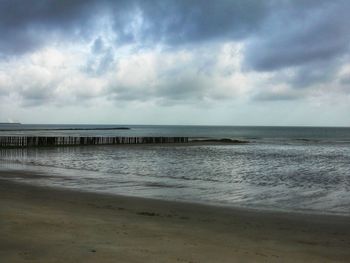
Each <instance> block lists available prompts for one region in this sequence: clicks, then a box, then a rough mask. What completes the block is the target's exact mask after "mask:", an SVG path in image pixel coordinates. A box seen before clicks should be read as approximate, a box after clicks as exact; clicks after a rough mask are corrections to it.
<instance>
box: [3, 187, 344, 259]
mask: <svg viewBox="0 0 350 263" xmlns="http://www.w3.org/2000/svg"><path fill="white" fill-rule="evenodd" d="M0 197H1V198H0V202H1V206H0V217H1V218H2V219H3V220H2V223H1V224H0V232H1V233H2V235H1V236H0V248H1V249H0V260H1V261H4V262H24V261H26V260H33V261H35V262H57V261H58V262H61V261H64V262H76V261H77V260H79V261H80V260H82V261H84V262H96V261H98V262H118V261H119V262H232V261H235V260H236V261H239V262H252V261H254V262H320V261H322V262H348V261H349V260H350V252H349V251H348V248H349V247H350V220H348V219H349V218H348V217H346V216H338V215H313V214H297V213H286V212H270V211H253V210H249V209H240V208H227V207H217V206H210V205H203V204H194V203H187V202H186V203H184V202H175V201H164V200H156V199H146V198H139V197H127V196H117V195H108V194H98V193H88V192H80V191H74V190H67V189H56V188H49V187H41V186H33V185H27V184H21V183H17V182H10V181H7V180H0Z"/></svg>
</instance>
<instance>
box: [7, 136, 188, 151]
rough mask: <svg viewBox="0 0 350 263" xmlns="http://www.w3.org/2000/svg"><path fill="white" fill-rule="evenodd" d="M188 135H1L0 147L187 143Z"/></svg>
mask: <svg viewBox="0 0 350 263" xmlns="http://www.w3.org/2000/svg"><path fill="white" fill-rule="evenodd" d="M187 142H188V137H76V136H48V137H45V136H0V147H3V148H9V147H11V148H12V147H15V148H19V147H40V146H78V145H113V144H151V143H156V144H160V143H187Z"/></svg>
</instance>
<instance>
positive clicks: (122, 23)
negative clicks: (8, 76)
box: [0, 0, 350, 104]
mask: <svg viewBox="0 0 350 263" xmlns="http://www.w3.org/2000/svg"><path fill="white" fill-rule="evenodd" d="M349 11H350V3H349V1H345V0H344V1H342V0H336V1H326V0H319V1H301V0H297V1H292V0H291V1H279V0H266V1H261V0H237V1H230V0H227V1H226V0H221V1H205V2H203V1H199V0H198V1H196V0H192V1H185V0H178V1H175V0H149V1H141V0H115V1H112V0H110V1H109V0H100V1H97V0H81V1H80V0H75V1H68V0H67V1H62V0H60V1H59V0H47V1H44V0H43V1H20V0H2V1H0V35H1V36H2V37H1V38H0V62H1V61H9V60H11V59H14V58H19V57H22V56H26V55H27V54H31V53H32V52H35V51H36V50H40V49H43V48H45V47H49V46H51V45H53V44H57V43H65V44H67V45H68V44H72V43H73V44H74V43H80V44H82V45H86V46H88V45H90V46H89V48H90V55H89V56H88V58H87V59H86V61H85V62H84V63H83V65H81V67H80V69H81V71H82V74H85V76H87V77H88V78H89V81H87V82H88V83H89V85H90V86H93V84H91V83H95V82H96V81H95V78H96V79H97V78H99V77H100V76H105V75H106V74H107V73H110V74H113V72H114V73H117V72H118V70H120V67H119V61H118V58H117V57H118V52H119V51H118V49H119V48H121V47H124V46H128V45H132V46H133V51H132V52H134V53H136V54H137V53H138V52H142V51H144V50H153V49H157V48H158V47H159V46H161V48H162V49H163V50H164V52H168V53H171V52H174V53H176V52H178V51H179V50H180V51H181V50H185V51H187V52H190V53H191V52H192V51H193V50H197V49H198V48H201V49H205V48H207V49H208V50H210V49H213V48H214V49H215V48H219V47H220V45H222V44H224V43H232V42H237V43H241V44H242V46H243V48H242V49H241V56H242V59H241V65H240V67H239V68H241V70H242V71H243V73H244V72H246V73H247V74H250V73H252V72H253V73H256V74H259V73H266V72H267V73H270V74H273V76H272V77H271V82H270V83H268V82H264V83H265V84H266V86H267V88H266V89H262V88H260V89H259V91H258V92H255V93H254V94H255V95H254V96H255V97H254V98H261V99H262V100H270V99H271V100H278V99H281V100H293V99H299V98H301V96H299V95H304V94H305V93H304V92H303V93H300V94H299V95H298V93H297V92H298V91H297V90H302V89H303V88H305V89H306V88H307V89H312V88H313V87H314V86H315V85H318V84H319V83H320V82H324V83H329V84H330V86H331V85H332V83H335V82H342V83H343V85H345V84H344V83H347V81H338V80H337V78H338V75H339V72H338V71H339V70H340V69H341V68H342V67H343V66H344V65H345V64H346V63H347V58H348V56H349V43H350V27H349V26H348V23H347V21H348V13H349ZM101 21H102V22H101ZM103 21H104V22H103ZM106 21H107V22H106ZM106 23H107V25H106ZM101 25H102V28H104V27H107V26H108V28H109V30H110V34H111V36H110V39H109V41H108V43H105V40H103V39H102V38H101V37H100V35H99V31H100V30H101ZM91 43H92V44H91ZM210 59H211V61H212V64H215V63H217V60H218V59H219V58H218V56H217V54H216V53H215V54H214V55H212V56H211V58H210ZM192 61H194V62H191V63H189V64H190V65H191V67H192V68H194V70H192V71H190V73H189V74H192V75H189V74H172V73H171V72H172V70H171V67H170V68H169V69H167V70H163V69H159V71H160V72H161V73H159V72H158V73H156V74H155V75H156V76H162V77H161V79H160V80H159V81H157V80H154V79H153V80H152V81H148V82H145V83H144V84H138V86H137V87H136V86H135V85H136V84H135V85H131V86H129V85H128V82H125V81H124V82H122V83H119V82H118V81H120V79H113V81H109V82H108V81H107V84H104V85H105V86H106V87H105V88H103V87H102V88H99V89H98V90H102V92H101V93H100V94H104V95H105V94H106V92H107V93H108V92H110V97H112V98H117V99H124V100H134V99H135V100H136V99H137V97H138V96H142V97H143V98H151V97H156V98H169V99H170V100H172V101H181V100H184V99H186V100H188V99H191V98H192V99H198V98H199V99H200V98H204V97H207V96H213V97H215V96H216V97H223V96H217V94H216V93H215V92H210V90H211V89H215V88H217V87H218V88H219V87H220V86H222V83H221V82H219V81H217V79H218V77H217V76H218V74H219V73H218V72H210V71H211V70H212V71H215V70H218V68H217V67H209V69H210V70H207V69H206V70H204V71H206V72H204V73H203V68H205V66H203V65H204V64H205V63H203V61H202V58H201V54H199V53H198V52H197V53H196V54H195V55H194V56H193V58H192ZM196 61H197V62H196ZM179 63H181V62H179ZM158 65H160V66H159V67H163V66H164V65H163V64H162V63H159V64H158ZM184 65H185V67H184V68H186V65H187V66H188V63H187V64H184ZM177 68H180V69H181V68H182V66H181V65H177V66H176V69H177ZM155 71H157V68H156V69H155ZM224 71H225V70H224ZM235 71H237V68H235V69H234V70H233V71H232V70H226V71H225V72H229V73H228V74H227V75H228V76H230V75H232V74H234V73H235ZM286 71H288V72H286ZM164 72H165V73H164ZM166 72H168V73H166ZM161 74H167V75H166V76H163V75H161ZM344 74H345V76H344ZM344 74H343V75H342V79H344V80H346V79H348V78H347V76H346V74H347V73H344ZM211 75H212V76H214V77H216V79H214V77H213V78H211V77H210V76H211ZM63 76H65V75H63ZM179 76H180V77H179ZM39 80H40V78H39ZM164 80H166V81H164ZM221 80H222V79H221ZM276 80H278V81H279V82H280V83H283V84H285V85H289V89H288V93H283V92H281V91H279V92H277V93H276V92H274V91H273V89H272V90H271V89H269V87H268V86H269V85H274V84H275V82H276ZM61 82H65V83H66V82H67V81H66V80H65V81H63V80H61V81H60V80H58V79H57V78H56V77H55V80H54V81H53V82H52V81H50V80H48V81H46V82H45V83H44V84H42V83H41V84H40V83H36V82H34V83H32V84H26V85H24V84H21V83H18V82H15V84H16V85H17V86H19V88H18V87H17V90H18V92H19V93H20V94H21V96H22V97H24V98H26V99H27V100H28V101H30V102H31V101H34V102H35V103H38V104H41V103H43V102H45V101H46V100H47V99H48V97H50V96H49V94H51V93H50V91H48V89H49V87H48V86H52V87H53V89H54V91H55V92H56V91H57V92H59V91H60V90H68V91H69V89H68V88H66V89H65V88H64V87H63V84H62V83H61ZM77 82H78V81H77ZM47 83H49V84H47ZM52 83H53V84H52ZM1 85H2V86H1ZM4 85H5V86H4ZM99 85H102V84H99ZM90 86H89V87H90ZM234 86H240V83H237V84H236V85H234ZM4 87H5V88H4ZM130 87H131V88H130ZM5 89H6V84H1V82H0V92H1V90H5ZM13 89H15V87H14V88H13ZM291 90H292V91H291ZM294 90H295V91H294ZM89 91H90V92H91V94H92V95H91V96H87V97H89V98H90V97H93V96H94V95H95V94H97V95H98V94H99V93H98V92H97V91H95V90H93V88H91V89H90V90H89ZM79 92H80V93H81V94H82V93H83V92H82V91H79ZM2 93H5V92H2ZM27 104H30V103H27Z"/></svg>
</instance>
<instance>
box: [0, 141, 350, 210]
mask: <svg viewBox="0 0 350 263" xmlns="http://www.w3.org/2000/svg"><path fill="white" fill-rule="evenodd" d="M231 137H234V136H231ZM288 138H289V137H288ZM344 138H345V139H347V138H346V136H344V137H342V138H341V140H339V142H337V143H330V142H326V141H325V142H321V143H319V142H318V143H314V142H310V141H305V140H300V141H299V140H298V141H296V140H293V143H291V141H290V138H289V140H285V141H283V142H281V141H277V142H276V141H274V142H267V141H264V142H260V141H253V142H251V143H249V144H236V145H196V146H155V145H147V146H141V145H135V146H84V147H62V148H38V149H34V148H32V149H2V150H0V167H1V169H2V170H8V169H10V170H33V171H38V172H40V173H41V174H42V175H43V176H40V177H26V176H21V177H18V178H12V179H15V180H22V181H26V182H31V183H35V184H43V185H53V186H61V187H69V188H78V189H82V190H88V191H99V192H108V193H116V194H126V195H134V196H144V197H152V198H161V199H169V200H184V201H191V202H202V203H210V204H219V205H229V206H242V207H249V208H258V209H273V210H289V211H307V212H316V213H340V214H348V215H349V214H350V145H349V144H348V143H342V142H341V141H342V140H344ZM327 141H328V139H327Z"/></svg>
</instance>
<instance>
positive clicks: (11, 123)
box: [0, 122, 22, 125]
mask: <svg viewBox="0 0 350 263" xmlns="http://www.w3.org/2000/svg"><path fill="white" fill-rule="evenodd" d="M21 124H22V123H20V122H0V125H21Z"/></svg>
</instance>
